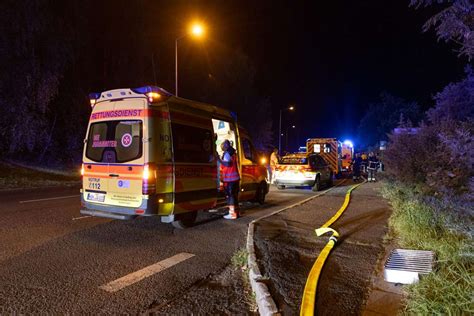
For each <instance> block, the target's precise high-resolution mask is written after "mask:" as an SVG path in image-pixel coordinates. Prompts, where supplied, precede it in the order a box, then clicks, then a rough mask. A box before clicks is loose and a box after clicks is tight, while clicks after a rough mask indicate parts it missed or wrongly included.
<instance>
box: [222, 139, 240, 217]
mask: <svg viewBox="0 0 474 316" xmlns="http://www.w3.org/2000/svg"><path fill="white" fill-rule="evenodd" d="M221 149H222V151H223V152H224V153H223V154H222V158H220V157H219V156H217V158H218V161H219V162H220V165H221V180H222V182H223V183H224V191H225V194H226V196H227V205H228V206H229V214H227V215H225V216H224V218H225V219H237V218H238V217H239V211H238V210H237V208H238V207H239V200H238V197H239V182H240V175H239V168H238V166H237V154H236V152H235V149H234V148H233V147H232V146H231V144H230V141H229V140H227V139H226V140H224V141H223V142H222V144H221Z"/></svg>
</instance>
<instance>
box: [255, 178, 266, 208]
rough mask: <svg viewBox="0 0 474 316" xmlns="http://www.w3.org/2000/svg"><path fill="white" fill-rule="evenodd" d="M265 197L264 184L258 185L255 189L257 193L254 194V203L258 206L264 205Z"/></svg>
mask: <svg viewBox="0 0 474 316" xmlns="http://www.w3.org/2000/svg"><path fill="white" fill-rule="evenodd" d="M266 195H267V188H266V184H265V183H263V182H262V183H260V185H259V186H258V189H257V193H256V194H255V202H257V203H258V204H260V205H263V204H264V203H265V196H266Z"/></svg>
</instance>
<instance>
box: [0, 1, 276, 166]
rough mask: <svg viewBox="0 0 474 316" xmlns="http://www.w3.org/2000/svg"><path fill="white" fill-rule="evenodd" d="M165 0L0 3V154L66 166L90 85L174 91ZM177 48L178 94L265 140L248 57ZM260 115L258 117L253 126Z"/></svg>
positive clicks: (77, 144)
mask: <svg viewBox="0 0 474 316" xmlns="http://www.w3.org/2000/svg"><path fill="white" fill-rule="evenodd" d="M173 5H174V4H173V3H164V4H160V5H158V3H153V2H151V1H135V2H133V3H131V2H129V1H125V0H116V1H110V0H106V1H92V0H85V1H54V0H31V1H14V0H5V1H2V2H1V4H0V30H1V32H0V69H1V70H2V76H1V77H0V139H2V142H0V158H3V159H15V160H21V161H26V162H31V163H36V164H42V165H51V164H57V165H64V166H75V165H76V164H77V163H78V162H80V160H81V155H82V145H83V142H82V141H83V138H84V135H85V129H86V126H87V120H88V117H89V114H90V111H91V109H90V106H89V100H88V99H87V95H88V94H89V93H90V92H100V91H104V90H107V89H113V88H123V87H139V86H143V85H146V84H156V85H159V86H161V87H163V88H165V89H166V90H168V91H170V92H174V55H173V53H174V50H173V48H174V40H175V38H176V37H177V36H179V35H180V32H184V31H185V30H184V29H183V26H182V25H181V24H180V23H179V22H177V20H176V18H174V15H173V14H172V13H173V12H172V10H173ZM157 13H159V14H157ZM173 28H174V29H173ZM211 44H212V43H211ZM180 45H182V46H183V47H182V50H181V53H182V54H181V55H180V66H182V70H181V72H182V73H183V74H184V75H182V76H181V77H180V87H181V88H180V92H184V93H185V95H184V97H186V98H190V99H196V100H199V101H202V102H209V103H213V104H216V105H219V106H222V107H226V108H229V109H230V110H232V111H235V112H236V113H237V114H238V117H239V120H240V121H241V123H243V125H244V126H247V127H248V129H249V132H250V133H251V134H252V136H253V137H254V138H255V140H256V143H257V146H258V147H259V148H264V147H266V146H268V145H269V144H270V143H271V141H272V136H273V135H272V121H271V116H269V115H267V113H268V112H271V103H270V99H269V98H268V97H267V96H260V95H258V93H257V90H256V88H255V72H256V68H255V66H254V65H253V64H252V62H251V61H250V59H249V58H248V57H247V56H246V55H245V54H244V53H242V52H241V51H238V50H234V49H230V48H227V47H220V46H219V45H214V46H213V47H212V50H207V51H206V50H204V49H202V47H199V45H198V44H192V45H193V46H191V44H188V43H186V42H184V43H182V44H180ZM196 56H197V57H196ZM181 95H182V93H180V96H181ZM262 118H264V119H265V124H263V125H259V124H257V122H259V121H261V120H262Z"/></svg>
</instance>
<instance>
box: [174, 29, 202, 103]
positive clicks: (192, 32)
mask: <svg viewBox="0 0 474 316" xmlns="http://www.w3.org/2000/svg"><path fill="white" fill-rule="evenodd" d="M204 33H205V29H204V26H203V25H202V24H201V23H193V24H191V26H190V28H189V33H187V34H184V35H181V36H180V37H178V38H176V40H175V42H174V76H175V81H174V94H175V95H176V96H178V41H179V40H181V39H183V38H185V37H186V36H188V35H189V36H191V37H194V38H202V37H203V36H204Z"/></svg>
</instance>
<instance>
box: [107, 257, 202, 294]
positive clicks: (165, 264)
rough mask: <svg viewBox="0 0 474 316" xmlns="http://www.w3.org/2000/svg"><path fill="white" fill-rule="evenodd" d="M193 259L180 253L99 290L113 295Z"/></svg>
mask: <svg viewBox="0 0 474 316" xmlns="http://www.w3.org/2000/svg"><path fill="white" fill-rule="evenodd" d="M192 257H194V255H193V254H192V253H186V252H182V253H179V254H177V255H175V256H173V257H170V258H168V259H165V260H162V261H160V262H157V263H154V264H152V265H150V266H148V267H145V268H143V269H141V270H138V271H135V272H133V273H130V274H127V275H126V276H124V277H121V278H119V279H117V280H115V281H112V282H109V283H107V284H104V285H101V286H99V289H102V290H104V291H107V292H110V293H114V292H117V291H119V290H121V289H123V288H125V287H127V286H129V285H132V284H134V283H137V282H139V281H141V280H143V279H145V278H148V277H150V276H152V275H154V274H156V273H158V272H161V271H164V270H166V269H168V268H170V267H172V266H174V265H176V264H178V263H180V262H183V261H185V260H188V259H189V258H192Z"/></svg>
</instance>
